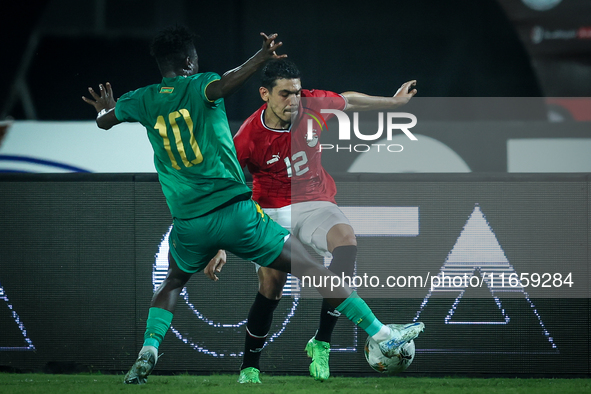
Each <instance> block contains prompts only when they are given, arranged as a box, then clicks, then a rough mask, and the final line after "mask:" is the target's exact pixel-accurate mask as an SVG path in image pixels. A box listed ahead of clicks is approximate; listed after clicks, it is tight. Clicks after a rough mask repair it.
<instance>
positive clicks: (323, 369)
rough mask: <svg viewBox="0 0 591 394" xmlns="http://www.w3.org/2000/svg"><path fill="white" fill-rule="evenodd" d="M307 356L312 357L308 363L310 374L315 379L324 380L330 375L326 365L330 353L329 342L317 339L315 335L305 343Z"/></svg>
mask: <svg viewBox="0 0 591 394" xmlns="http://www.w3.org/2000/svg"><path fill="white" fill-rule="evenodd" d="M306 352H307V353H308V357H311V358H312V362H311V363H310V368H309V369H310V376H312V377H313V378H314V379H315V380H318V381H320V382H324V381H325V380H326V379H328V377H329V376H330V368H329V367H328V356H329V354H330V343H328V342H323V341H317V340H316V338H315V337H313V338H312V339H310V340H309V341H308V344H307V345H306Z"/></svg>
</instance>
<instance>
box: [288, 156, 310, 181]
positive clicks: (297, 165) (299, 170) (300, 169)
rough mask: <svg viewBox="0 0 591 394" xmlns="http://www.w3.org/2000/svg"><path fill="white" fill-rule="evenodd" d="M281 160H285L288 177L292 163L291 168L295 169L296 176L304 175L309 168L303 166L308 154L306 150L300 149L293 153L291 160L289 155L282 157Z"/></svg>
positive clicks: (289, 176) (306, 161) (306, 162)
mask: <svg viewBox="0 0 591 394" xmlns="http://www.w3.org/2000/svg"><path fill="white" fill-rule="evenodd" d="M283 161H284V162H285V165H286V166H287V177H288V178H291V174H292V169H291V168H292V164H293V169H294V170H295V174H296V176H300V175H304V174H305V173H306V172H308V170H309V169H310V168H308V167H305V168H304V166H305V165H306V164H308V156H306V152H304V151H300V152H298V153H295V154H294V155H293V156H292V157H291V162H290V161H289V157H286V158H285V159H283ZM292 162H293V163H292Z"/></svg>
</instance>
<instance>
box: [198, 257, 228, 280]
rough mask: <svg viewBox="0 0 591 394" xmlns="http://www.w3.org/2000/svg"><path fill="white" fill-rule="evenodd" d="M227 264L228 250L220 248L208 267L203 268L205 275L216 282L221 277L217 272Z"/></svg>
mask: <svg viewBox="0 0 591 394" xmlns="http://www.w3.org/2000/svg"><path fill="white" fill-rule="evenodd" d="M225 264H226V251H224V250H221V249H220V250H218V252H217V254H216V255H215V256H214V257H213V259H211V260H209V263H208V264H207V267H205V269H204V270H203V273H204V274H205V276H207V277H208V278H209V279H211V280H213V281H214V282H216V281H218V280H219V278H218V277H217V275H216V273H219V272H221V271H222V267H223V266H224V265H225Z"/></svg>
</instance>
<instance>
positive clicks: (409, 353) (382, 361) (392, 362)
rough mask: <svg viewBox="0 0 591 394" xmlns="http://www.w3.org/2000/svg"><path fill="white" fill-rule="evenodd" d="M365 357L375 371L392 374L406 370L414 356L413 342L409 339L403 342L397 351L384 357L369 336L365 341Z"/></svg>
mask: <svg viewBox="0 0 591 394" xmlns="http://www.w3.org/2000/svg"><path fill="white" fill-rule="evenodd" d="M364 353H365V359H366V360H367V362H368V363H369V365H370V367H372V368H373V369H374V370H375V371H377V372H380V373H383V374H386V375H394V374H396V373H399V372H402V371H404V370H406V368H408V367H409V366H410V364H411V363H412V360H414V358H415V343H414V341H410V342H407V343H405V344H404V345H403V346H402V347H401V348H400V351H399V352H398V353H396V354H395V355H393V356H392V357H386V356H384V355H383V354H382V351H381V350H380V346H379V345H378V343H377V342H376V341H375V340H373V339H372V338H371V337H368V338H367V341H365V348H364Z"/></svg>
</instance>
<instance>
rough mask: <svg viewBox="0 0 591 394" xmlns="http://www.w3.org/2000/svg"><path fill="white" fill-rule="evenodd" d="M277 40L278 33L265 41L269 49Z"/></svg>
mask: <svg viewBox="0 0 591 394" xmlns="http://www.w3.org/2000/svg"><path fill="white" fill-rule="evenodd" d="M276 38H277V33H273V34H271V35H270V36H268V37H267V38H266V39H265V45H266V46H267V47H270V46H272V44H273V41H274V40H275V39H276Z"/></svg>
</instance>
